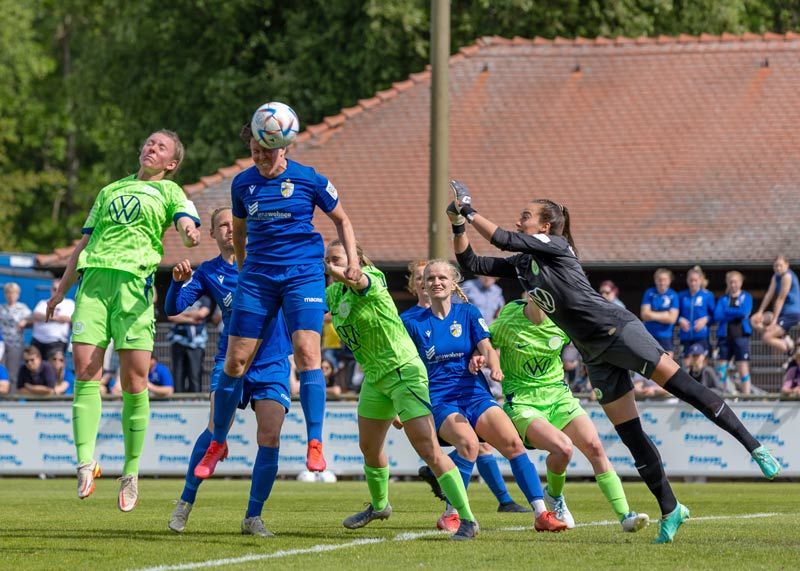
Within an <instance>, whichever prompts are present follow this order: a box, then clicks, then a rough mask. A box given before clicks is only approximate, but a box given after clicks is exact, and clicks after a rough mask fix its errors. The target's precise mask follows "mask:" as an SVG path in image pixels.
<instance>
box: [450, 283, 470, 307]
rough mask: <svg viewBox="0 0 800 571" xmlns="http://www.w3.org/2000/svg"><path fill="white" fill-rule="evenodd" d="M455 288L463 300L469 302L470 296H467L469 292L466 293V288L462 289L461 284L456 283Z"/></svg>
mask: <svg viewBox="0 0 800 571" xmlns="http://www.w3.org/2000/svg"><path fill="white" fill-rule="evenodd" d="M453 289H454V290H455V292H456V295H457V296H458V298H459V299H460V300H461V301H463V302H464V303H469V298H468V297H467V294H465V293H464V290H463V289H461V286H460V285H458V284H456V283H454V284H453Z"/></svg>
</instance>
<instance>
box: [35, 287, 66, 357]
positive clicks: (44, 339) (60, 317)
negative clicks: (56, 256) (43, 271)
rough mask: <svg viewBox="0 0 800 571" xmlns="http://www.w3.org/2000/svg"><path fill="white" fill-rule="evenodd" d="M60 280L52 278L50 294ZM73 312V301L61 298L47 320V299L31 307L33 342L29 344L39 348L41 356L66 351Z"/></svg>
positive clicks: (56, 288)
mask: <svg viewBox="0 0 800 571" xmlns="http://www.w3.org/2000/svg"><path fill="white" fill-rule="evenodd" d="M59 283H61V280H53V285H52V286H51V287H50V292H51V294H55V293H56V291H57V290H58V284H59ZM74 312H75V302H74V301H73V300H71V299H66V298H65V299H63V300H61V302H60V303H59V304H58V305H56V307H55V310H54V311H53V316H52V317H51V318H50V319H49V320H47V318H46V314H47V300H46V299H43V300H42V301H40V302H39V303H37V304H36V307H34V308H33V342H32V343H31V345H33V346H34V347H36V348H37V349H39V352H40V353H41V355H42V358H44V359H48V358H49V357H50V354H51V353H53V352H54V351H61V352H62V353H65V352H66V351H67V342H68V341H69V329H70V325H71V324H72V314H73V313H74Z"/></svg>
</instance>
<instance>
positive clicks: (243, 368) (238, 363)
mask: <svg viewBox="0 0 800 571" xmlns="http://www.w3.org/2000/svg"><path fill="white" fill-rule="evenodd" d="M247 360H248V359H247V356H246V355H245V354H244V352H242V351H229V352H228V354H227V355H226V357H225V367H224V371H225V374H226V375H228V376H230V377H241V376H242V375H244V374H245V372H247Z"/></svg>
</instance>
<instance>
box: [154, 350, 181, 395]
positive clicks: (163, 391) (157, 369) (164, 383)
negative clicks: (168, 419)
mask: <svg viewBox="0 0 800 571" xmlns="http://www.w3.org/2000/svg"><path fill="white" fill-rule="evenodd" d="M147 390H148V391H150V396H151V397H162V398H166V397H169V396H172V394H173V393H174V392H175V383H174V382H173V380H172V374H171V373H170V372H169V369H168V368H167V366H166V365H163V364H161V363H159V362H158V359H156V356H155V355H151V356H150V371H149V372H148V373H147Z"/></svg>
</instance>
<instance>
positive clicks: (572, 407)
mask: <svg viewBox="0 0 800 571" xmlns="http://www.w3.org/2000/svg"><path fill="white" fill-rule="evenodd" d="M503 410H504V411H506V414H507V415H508V416H509V418H511V421H512V422H513V423H514V426H516V427H517V432H519V436H520V438H522V442H523V443H524V444H525V446H531V444H530V442H528V439H527V438H526V433H527V432H528V427H529V426H530V424H531V422H533V421H534V420H536V419H537V418H541V419H544V420H546V421H547V422H549V423H550V424H552V425H553V426H555V427H556V428H557V429H559V430H563V429H564V427H565V426H566V425H568V424H569V423H570V422H572V421H573V420H574V419H575V418H577V417H579V416H582V415H585V414H586V411H585V410H583V407H582V406H581V403H580V401H579V400H578V399H576V398H575V397H574V396H573V394H572V391H570V390H569V387H568V386H567V385H556V386H550V387H542V388H538V389H533V388H532V389H528V390H526V391H524V392H516V393H514V395H513V397H512V398H509V397H506V403H505V404H504V405H503Z"/></svg>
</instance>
